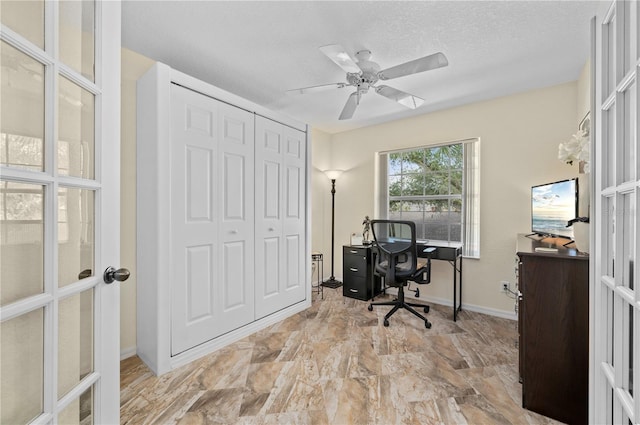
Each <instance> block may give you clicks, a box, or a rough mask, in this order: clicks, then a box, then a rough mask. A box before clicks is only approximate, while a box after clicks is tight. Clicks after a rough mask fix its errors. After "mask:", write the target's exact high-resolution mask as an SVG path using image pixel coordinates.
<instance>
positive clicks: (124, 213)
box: [120, 49, 155, 356]
mask: <svg viewBox="0 0 640 425" xmlns="http://www.w3.org/2000/svg"><path fill="white" fill-rule="evenodd" d="M154 63H155V61H154V60H151V59H149V58H147V57H146V56H142V55H140V54H138V53H135V52H132V51H131V50H127V49H122V93H121V94H122V109H121V120H122V122H121V130H120V131H121V135H120V136H121V142H120V143H121V147H120V156H121V157H120V160H121V168H120V169H121V170H122V171H121V176H120V179H121V180H120V213H121V217H120V259H121V261H120V264H122V267H126V268H128V269H129V271H130V272H131V277H130V278H129V280H127V281H126V282H124V283H123V284H122V285H121V290H120V352H121V353H123V354H124V355H125V356H127V355H131V354H135V347H136V283H137V280H136V81H138V78H140V77H141V76H142V74H144V73H145V72H146V71H147V70H148V69H149V68H151V66H152V65H153V64H154Z"/></svg>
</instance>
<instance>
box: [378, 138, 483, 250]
mask: <svg viewBox="0 0 640 425" xmlns="http://www.w3.org/2000/svg"><path fill="white" fill-rule="evenodd" d="M479 145H480V142H479V140H478V139H472V140H464V141H459V142H454V143H448V144H442V145H436V146H421V147H416V148H412V149H405V150H398V151H390V152H385V153H381V154H379V170H378V173H379V177H380V180H379V181H380V182H381V184H380V193H381V195H382V196H380V202H379V205H378V207H379V214H378V215H379V216H381V217H387V218H389V219H394V220H409V221H413V222H415V223H416V230H417V237H418V239H428V240H431V241H439V242H451V243H461V244H462V245H463V255H465V256H467V257H476V258H478V257H479V256H480V243H479V233H480V231H479V223H480V220H479V206H480V203H479V187H480V184H479V183H480V181H479V174H480V173H479V152H480V146H479Z"/></svg>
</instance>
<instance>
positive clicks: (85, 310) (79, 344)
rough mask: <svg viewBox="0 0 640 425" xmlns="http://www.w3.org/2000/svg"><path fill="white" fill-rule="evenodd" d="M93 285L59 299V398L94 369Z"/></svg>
mask: <svg viewBox="0 0 640 425" xmlns="http://www.w3.org/2000/svg"><path fill="white" fill-rule="evenodd" d="M93 312H94V308H93V288H91V289H89V290H87V291H83V292H81V293H79V294H76V295H73V296H70V297H67V298H65V299H63V300H61V301H60V303H59V308H58V326H59V329H60V330H59V332H58V397H59V398H60V397H62V396H64V395H65V394H67V393H68V392H69V391H70V390H72V389H73V387H75V386H76V385H77V384H78V383H79V382H80V381H81V380H82V378H84V377H85V376H86V375H87V374H89V373H91V372H93V326H94V323H93Z"/></svg>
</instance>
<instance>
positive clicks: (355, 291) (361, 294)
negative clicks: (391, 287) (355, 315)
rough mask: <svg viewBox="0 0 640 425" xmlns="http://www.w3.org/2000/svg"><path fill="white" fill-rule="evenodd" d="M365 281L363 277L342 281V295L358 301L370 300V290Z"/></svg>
mask: <svg viewBox="0 0 640 425" xmlns="http://www.w3.org/2000/svg"><path fill="white" fill-rule="evenodd" d="M367 283H369V282H367V279H365V278H364V277H353V276H350V277H349V278H345V279H344V285H343V286H342V295H344V296H345V297H350V298H357V299H359V300H365V301H366V300H368V299H369V298H371V296H370V294H371V288H370V287H369V286H368V285H367Z"/></svg>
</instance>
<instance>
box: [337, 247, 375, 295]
mask: <svg viewBox="0 0 640 425" xmlns="http://www.w3.org/2000/svg"><path fill="white" fill-rule="evenodd" d="M373 255H374V254H373V250H372V249H371V246H351V245H344V246H343V247H342V283H343V285H342V295H344V296H345V297H351V298H357V299H359V300H364V301H367V300H370V299H371V298H373V297H374V296H375V295H378V294H379V293H380V292H381V281H382V280H381V278H380V276H376V275H374V273H373Z"/></svg>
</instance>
